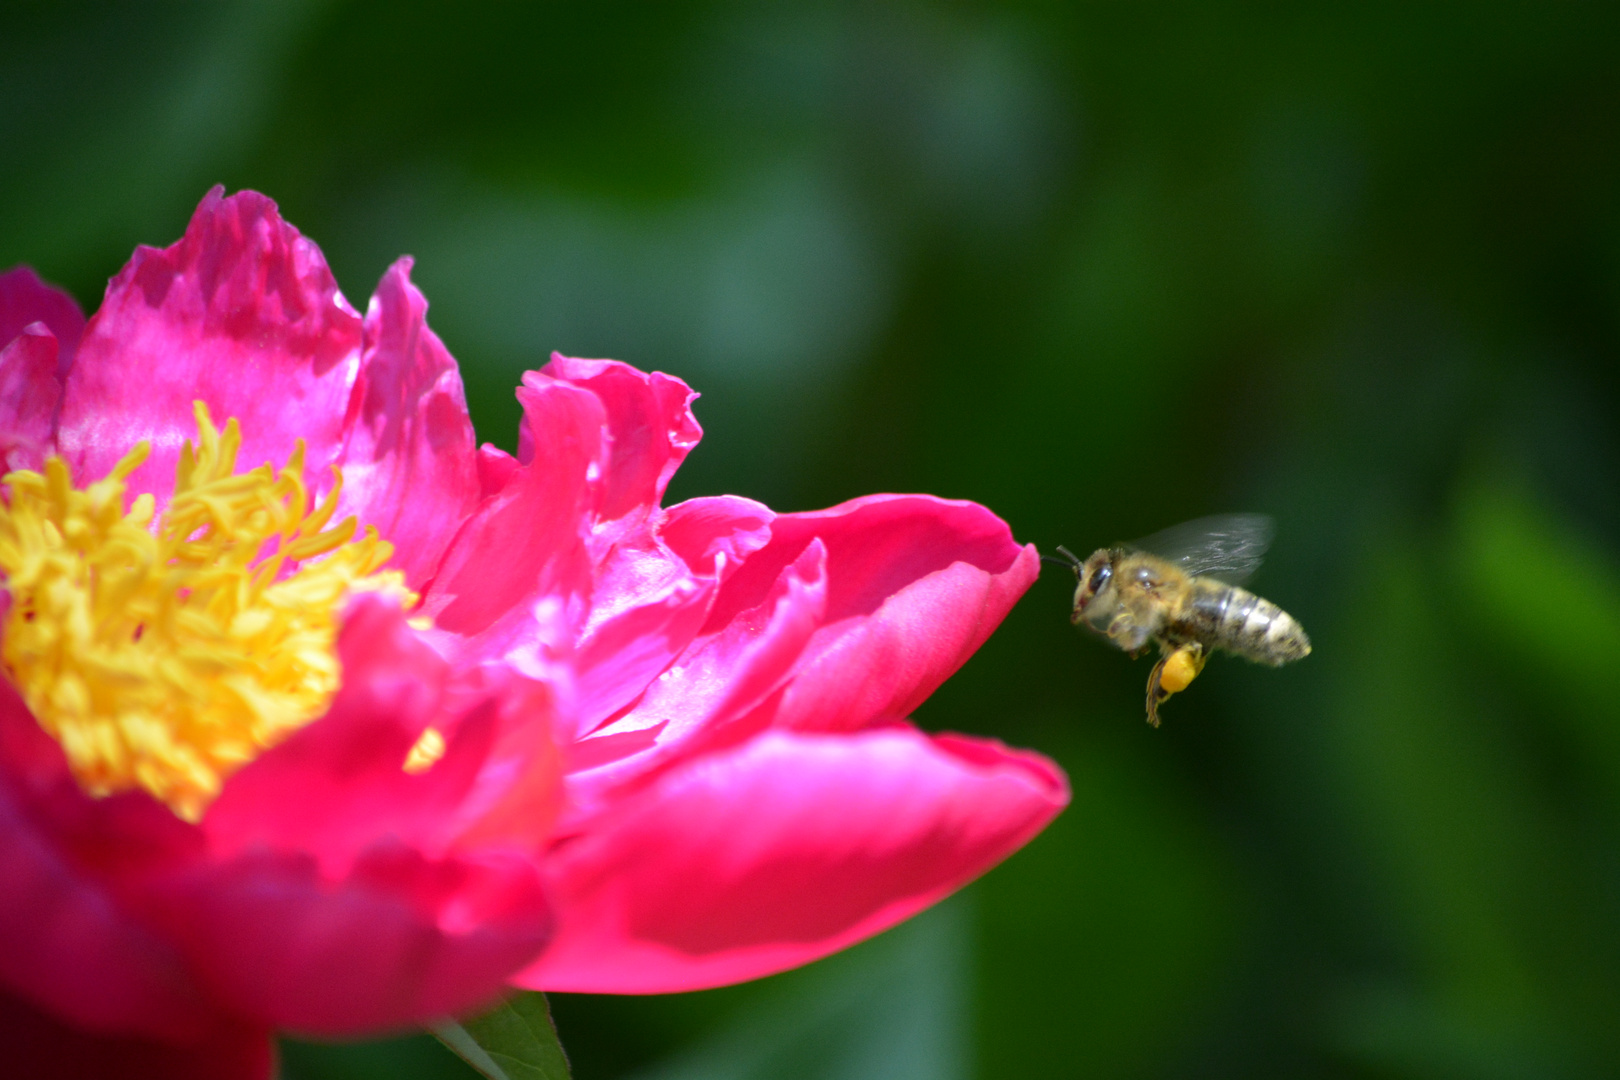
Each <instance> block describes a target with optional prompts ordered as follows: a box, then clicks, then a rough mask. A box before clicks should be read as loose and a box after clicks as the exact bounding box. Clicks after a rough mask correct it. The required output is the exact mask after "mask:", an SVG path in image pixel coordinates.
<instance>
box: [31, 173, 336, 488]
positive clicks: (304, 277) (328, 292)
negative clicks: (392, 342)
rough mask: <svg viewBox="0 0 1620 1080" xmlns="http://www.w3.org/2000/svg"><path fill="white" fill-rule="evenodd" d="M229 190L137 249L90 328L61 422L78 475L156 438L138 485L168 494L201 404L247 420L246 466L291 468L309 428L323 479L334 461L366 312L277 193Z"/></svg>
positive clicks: (99, 472)
mask: <svg viewBox="0 0 1620 1080" xmlns="http://www.w3.org/2000/svg"><path fill="white" fill-rule="evenodd" d="M222 192H223V189H221V188H215V189H214V190H213V191H211V192H210V193H209V194H208V196H207V197H206V198H205V199H203V201H202V205H200V206H199V207H198V208H197V213H196V214H195V216H193V217H192V219H191V224H190V226H188V227H187V229H186V235H185V236H184V237H183V238H182V239H181V240H179V241H178V242H177V243H175V244H174V245H173V246H171V247H169V248H166V249H164V250H161V251H160V250H157V249H155V248H147V247H143V248H139V249H137V250H136V252H135V257H134V258H133V259H131V260H130V262H129V264H128V265H127V266H125V267H124V269H123V271H122V272H120V273H119V275H118V276H117V277H115V278H114V279H113V280H112V283H111V284H109V285H108V286H107V296H106V299H105V301H103V303H102V306H101V310H100V311H98V312H96V314H95V317H94V318H92V319H91V320H90V324H89V326H88V327H86V329H85V335H84V340H83V342H82V344H81V345H80V346H79V352H78V358H77V360H76V361H75V363H74V365H73V369H72V371H71V372H70V373H69V375H68V379H67V386H66V390H65V391H64V394H63V401H62V419H61V423H60V427H59V431H58V443H59V445H60V447H61V449H62V451H63V453H64V454H65V455H66V456H67V458H68V462H69V464H70V465H71V466H72V467H73V470H74V475H75V477H77V478H78V479H79V480H80V482H81V483H82V482H83V481H85V480H90V479H95V478H97V477H100V476H103V475H105V474H106V472H107V470H108V469H110V468H111V467H112V466H113V464H115V463H116V462H117V461H118V459H119V458H121V457H123V456H124V454H125V453H127V452H128V451H129V449H130V447H132V446H133V445H134V444H135V443H137V442H139V441H140V440H142V439H149V440H151V443H152V456H151V457H150V458H149V459H148V460H147V462H146V464H144V465H142V466H141V468H140V469H138V470H137V471H136V472H135V474H134V475H133V477H132V482H131V490H132V491H134V492H142V491H150V492H153V493H154V494H156V495H157V496H158V497H159V500H160V502H161V500H162V499H163V498H165V497H167V495H168V493H169V492H170V491H171V490H172V488H173V484H174V468H175V462H176V460H177V458H178V455H179V452H180V446H181V444H183V443H184V442H186V441H187V440H195V438H196V424H195V422H194V421H193V419H192V402H193V401H194V400H202V401H204V402H206V403H207V404H208V407H209V408H210V409H211V410H212V412H213V416H214V420H215V421H216V422H217V423H219V424H221V425H223V424H224V423H225V421H226V420H227V419H230V418H232V417H235V418H236V419H238V420H239V421H241V424H242V451H241V456H240V463H241V464H242V465H243V466H245V467H249V468H251V467H254V466H257V465H260V464H263V463H264V462H266V461H274V462H276V463H278V464H280V463H281V462H283V461H285V460H286V459H287V457H288V455H289V454H291V452H292V450H293V443H294V440H295V439H299V438H302V439H303V440H304V441H305V442H306V444H307V445H308V454H307V457H306V468H307V472H306V475H307V476H308V477H309V479H310V480H311V482H312V483H315V484H317V485H319V484H320V478H321V475H322V473H324V471H325V469H326V467H327V466H328V465H330V464H332V463H333V462H335V461H336V460H337V456H338V451H339V448H340V447H341V444H342V437H343V420H344V414H345V411H346V409H347V407H348V402H349V396H350V390H351V388H352V387H353V385H354V381H355V372H356V369H357V366H358V363H359V355H360V344H361V328H360V317H359V315H357V314H356V313H355V311H354V309H353V308H351V307H349V305H348V302H347V301H345V300H344V299H343V297H342V295H341V294H340V293H339V292H338V289H337V283H336V282H335V281H333V279H332V274H331V272H330V271H329V270H328V269H327V267H326V261H325V259H323V258H322V257H321V253H320V249H318V248H317V247H316V246H315V245H314V244H313V243H311V242H310V241H309V240H306V239H305V238H304V237H302V236H300V235H299V233H298V230H296V229H294V228H293V227H292V226H291V225H288V224H287V223H286V222H284V221H282V220H281V216H280V215H279V214H278V213H277V212H276V204H275V203H273V202H271V201H270V200H269V199H267V198H265V197H264V196H263V195H260V194H258V193H256V192H251V191H243V192H238V193H237V194H235V195H232V196H230V197H229V198H227V197H225V196H224V195H223V194H222Z"/></svg>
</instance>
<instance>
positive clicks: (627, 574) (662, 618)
mask: <svg viewBox="0 0 1620 1080" xmlns="http://www.w3.org/2000/svg"><path fill="white" fill-rule="evenodd" d="M635 540H640V541H641V542H640V543H636V542H634V541H635ZM592 584H593V588H592V593H591V600H592V604H591V612H590V616H589V617H588V618H587V620H586V623H585V627H584V629H583V631H582V632H581V633H580V635H579V639H578V642H577V646H576V650H575V653H574V657H573V668H574V676H575V680H576V682H575V695H576V696H575V707H576V710H577V713H578V725H579V727H578V729H579V730H580V731H590V730H591V729H593V728H595V727H596V726H597V725H598V724H599V723H601V722H602V721H603V720H605V719H607V718H608V717H609V716H610V715H612V714H613V713H615V712H617V711H618V710H619V709H621V708H623V707H624V706H626V705H628V704H629V703H630V702H631V701H633V700H635V698H636V697H637V695H639V694H640V693H641V692H642V691H643V690H645V689H646V687H647V684H648V683H649V682H651V681H652V680H653V679H655V678H657V677H658V674H659V672H661V671H663V670H664V669H665V668H667V667H668V666H669V664H670V661H672V660H674V659H675V657H676V656H678V655H680V653H681V650H682V649H685V648H686V646H687V645H688V644H689V643H690V642H691V640H692V638H693V636H694V635H696V634H697V632H698V628H699V627H701V626H702V625H703V620H704V619H705V618H706V617H707V616H708V614H709V601H710V600H711V599H712V598H713V596H714V592H715V582H714V580H713V579H710V578H700V577H696V576H694V575H693V574H692V573H691V571H690V570H688V569H687V567H686V564H685V563H684V562H682V561H681V560H680V559H679V558H676V557H675V556H674V554H673V553H672V552H671V551H670V550H669V549H668V548H667V547H665V546H664V545H663V544H661V543H659V542H658V541H657V540H656V539H654V538H651V537H645V538H643V537H636V538H634V540H632V539H627V540H626V541H624V542H621V543H619V544H617V545H615V546H614V547H613V548H612V549H611V551H609V553H608V555H607V558H606V559H605V560H604V561H603V562H602V564H601V565H599V566H598V567H597V569H596V573H595V576H594V581H593V583H592Z"/></svg>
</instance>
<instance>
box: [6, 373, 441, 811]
mask: <svg viewBox="0 0 1620 1080" xmlns="http://www.w3.org/2000/svg"><path fill="white" fill-rule="evenodd" d="M196 417H197V431H198V439H197V444H196V445H195V446H193V445H192V444H190V443H188V444H186V446H185V447H184V448H183V449H182V451H181V454H180V461H179V465H178V467H177V468H176V470H175V485H174V496H173V498H171V499H170V501H169V505H168V506H167V507H166V508H164V510H163V513H162V515H161V516H159V515H158V514H157V513H156V506H155V503H154V501H153V499H152V496H151V495H149V494H148V495H141V496H139V497H137V498H136V499H135V500H134V501H133V502H132V503H131V504H130V507H129V509H128V510H127V511H126V510H125V509H124V497H125V493H126V484H125V481H126V480H127V478H128V477H129V475H130V473H132V472H134V471H135V470H136V469H137V468H139V467H140V465H141V463H142V462H144V461H145V460H146V458H147V456H148V454H149V453H150V447H149V446H148V444H147V443H144V442H143V443H140V444H138V445H137V446H136V447H135V448H134V449H133V450H131V451H130V452H129V453H128V454H126V455H125V456H124V458H123V460H121V461H120V462H119V463H118V464H117V465H116V466H115V467H114V468H113V470H112V471H111V472H110V473H109V474H108V475H107V476H106V477H104V478H103V479H101V480H98V481H96V482H95V483H93V484H91V485H89V486H88V487H87V488H85V489H84V490H82V491H81V490H78V489H76V488H74V487H73V484H72V477H71V474H70V473H69V471H68V467H67V465H66V464H65V463H64V462H63V461H62V460H61V459H60V458H51V459H50V460H49V461H47V462H46V463H45V469H44V472H43V473H36V472H28V471H19V472H13V473H8V474H7V475H6V476H4V477H0V484H4V485H5V487H6V488H7V497H6V502H5V504H4V505H0V572H3V573H4V575H5V589H6V592H7V593H8V594H9V599H10V604H9V609H8V610H7V611H6V613H5V638H4V641H3V643H0V662H3V663H4V666H5V670H6V674H7V675H8V676H9V677H10V679H11V681H12V683H13V684H14V685H15V686H16V687H17V689H18V691H19V692H20V693H21V694H22V697H23V700H24V701H26V702H27V703H28V707H29V709H30V710H31V711H32V712H33V714H34V717H35V718H36V719H37V720H38V721H39V724H40V726H41V727H43V728H44V729H45V730H46V731H47V732H49V733H50V734H51V735H52V736H53V737H54V738H55V739H56V740H57V742H58V743H59V744H61V746H62V749H63V752H64V753H65V755H66V757H67V760H68V765H69V767H70V768H71V769H72V771H73V774H74V776H75V777H76V778H77V779H78V781H79V784H80V786H82V787H83V788H84V789H85V790H86V791H87V792H89V793H90V794H92V795H96V796H102V795H111V794H114V793H116V792H121V791H128V790H131V789H136V788H139V789H143V790H145V791H147V792H149V793H150V794H152V795H153V796H154V797H156V798H158V799H160V800H162V801H163V802H165V803H167V804H168V806H169V807H170V808H171V809H172V810H173V811H174V812H175V813H176V814H178V815H179V816H180V817H182V818H185V819H186V820H189V821H196V820H198V819H199V818H200V817H201V816H202V814H203V812H204V811H205V810H206V809H207V807H208V804H209V803H210V802H211V801H212V800H213V798H214V797H215V796H216V795H218V794H219V791H220V787H221V786H222V785H223V783H224V781H225V778H226V777H228V776H229V775H230V774H231V773H232V772H234V771H235V770H236V769H238V768H240V767H241V766H243V765H244V764H246V763H247V762H249V761H252V760H253V758H254V757H256V756H257V755H258V754H259V753H261V752H262V751H264V750H265V749H267V748H269V747H271V746H274V745H275V744H276V743H278V742H280V741H281V740H282V739H284V738H286V737H287V736H288V735H290V734H291V733H292V732H294V731H296V730H298V729H299V728H300V727H302V726H303V725H304V724H307V723H308V722H309V721H311V720H313V719H315V718H316V717H318V716H320V715H321V714H322V713H323V712H325V710H326V707H327V705H328V704H329V703H330V701H331V699H332V696H333V694H335V693H336V691H337V688H338V683H339V681H340V680H341V677H342V672H341V670H340V668H339V664H338V659H337V653H336V650H335V645H336V641H337V631H338V622H339V618H340V616H341V614H342V607H343V602H344V600H345V599H346V598H347V597H349V596H350V595H352V594H353V593H355V592H382V593H386V594H390V595H393V596H395V597H397V598H398V599H399V600H400V602H401V603H402V604H404V605H407V606H408V605H410V604H412V603H414V602H415V597H414V596H413V595H412V594H411V593H410V591H409V590H408V589H407V588H406V587H405V581H404V578H403V577H402V576H401V575H400V574H399V572H398V571H384V570H382V569H381V568H382V566H383V565H384V564H385V563H387V561H388V559H389V557H390V556H391V555H392V554H393V547H392V546H391V545H390V544H388V543H387V542H386V541H384V540H382V539H381V538H380V537H379V536H378V535H377V533H376V530H375V529H370V528H368V529H367V530H366V532H365V534H364V535H363V536H361V537H360V538H359V539H355V532H356V523H355V519H354V518H352V517H351V518H346V519H344V520H343V521H342V522H340V523H339V524H337V525H336V526H333V527H332V528H327V523H328V522H329V521H330V520H331V518H332V515H333V512H334V511H335V510H336V509H337V500H338V495H339V493H340V491H341V489H342V485H343V476H342V474H341V472H339V471H338V469H337V468H335V467H334V468H333V470H332V472H333V477H334V483H333V486H332V490H331V491H330V492H329V493H328V494H327V496H326V498H325V499H324V500H322V502H321V503H320V504H319V505H317V506H314V507H312V506H311V505H310V497H309V492H308V490H307V489H306V488H305V487H304V482H303V469H304V444H303V442H302V440H300V441H299V443H298V444H297V448H296V449H295V450H294V451H293V454H292V457H291V458H290V459H289V460H288V462H287V464H286V466H285V467H283V468H280V469H277V468H274V467H273V466H271V465H268V464H266V465H263V466H260V467H259V468H257V469H252V470H250V471H247V472H243V473H237V472H236V456H237V452H238V450H240V448H241V445H242V435H241V429H240V427H239V425H238V424H237V422H236V421H235V420H234V419H232V420H230V421H228V422H227V423H226V424H225V428H224V430H223V431H221V430H220V429H218V428H216V427H215V426H214V423H213V420H212V419H211V418H210V416H209V414H208V409H207V408H206V407H205V406H204V405H203V404H202V402H197V403H196ZM304 560H314V561H304ZM441 752H442V750H441Z"/></svg>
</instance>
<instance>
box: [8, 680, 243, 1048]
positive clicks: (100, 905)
mask: <svg viewBox="0 0 1620 1080" xmlns="http://www.w3.org/2000/svg"><path fill="white" fill-rule="evenodd" d="M0 749H3V753H0V762H3V764H4V766H5V768H4V770H3V772H0V867H4V873H0V985H9V986H11V987H13V988H14V989H16V990H17V991H18V992H19V993H25V994H26V995H27V996H28V997H30V998H31V999H32V1000H33V1001H35V1002H37V1003H38V1004H40V1005H42V1006H45V1007H48V1008H50V1009H51V1010H52V1011H54V1012H55V1013H57V1014H58V1015H60V1016H64V1017H67V1018H69V1019H70V1020H71V1021H73V1022H75V1023H78V1024H82V1025H84V1026H86V1027H91V1028H95V1029H98V1030H107V1031H120V1032H125V1033H133V1034H144V1035H148V1036H152V1037H154V1038H160V1039H171V1040H172V1039H187V1038H198V1037H200V1035H201V1033H202V1032H203V1031H204V1030H205V1029H206V1028H207V1026H209V1024H210V1023H211V1022H213V1019H214V1014H213V1013H212V1011H211V1009H210V1007H209V1006H208V1005H207V1004H206V1003H205V1000H204V998H203V995H202V994H201V992H200V990H199V989H198V987H197V986H196V984H195V983H194V982H193V981H192V979H191V977H190V974H189V972H188V971H187V969H186V966H185V964H184V962H183V960H182V958H181V956H180V954H179V953H178V951H177V950H175V949H174V948H173V946H172V945H171V944H170V943H168V942H166V941H165V940H164V939H163V938H162V937H161V936H160V935H158V934H156V933H154V932H153V931H152V930H151V929H150V928H149V927H148V926H147V925H146V924H145V923H144V921H143V920H142V919H141V918H140V917H139V915H138V913H137V912H135V911H134V910H132V909H131V907H130V906H129V905H128V904H127V903H126V902H125V900H124V898H123V897H122V896H121V895H120V894H121V891H122V889H121V881H122V879H125V878H127V877H128V876H129V875H130V874H131V873H137V874H138V873H139V872H140V871H141V870H142V869H143V867H144V865H145V864H147V863H149V862H156V863H172V862H175V861H177V860H178V861H181V862H184V861H185V859H186V857H187V855H188V854H190V853H191V852H188V851H187V850H186V849H187V848H190V849H192V851H193V852H194V851H195V850H196V845H195V844H194V843H192V844H188V843H187V841H188V840H193V839H194V837H193V836H191V835H190V834H192V833H194V830H192V829H191V827H190V826H187V825H184V824H183V823H181V822H179V821H178V820H177V819H175V818H174V817H173V815H171V814H169V813H168V811H167V810H166V809H164V808H162V807H159V806H157V805H156V804H155V803H153V802H152V801H151V800H150V799H147V798H146V797H145V796H144V795H131V796H118V797H114V798H110V799H91V798H90V797H88V796H86V795H85V794H84V793H83V792H82V791H81V790H80V789H79V787H78V785H77V784H76V783H74V781H73V779H72V778H71V776H69V775H68V772H67V768H66V763H65V761H64V759H63V757H62V753H61V748H60V747H59V746H58V745H57V744H56V742H55V741H54V740H52V739H51V738H50V736H48V735H46V734H45V732H44V731H43V730H41V729H40V727H39V725H38V724H37V723H36V722H35V721H34V718H33V717H32V716H31V715H29V713H28V710H27V709H26V707H24V705H23V703H22V701H21V700H20V699H19V698H18V697H17V694H16V691H15V690H13V689H12V688H11V686H10V685H9V684H6V683H3V682H0ZM164 818H166V819H167V820H163V819H164Z"/></svg>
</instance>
